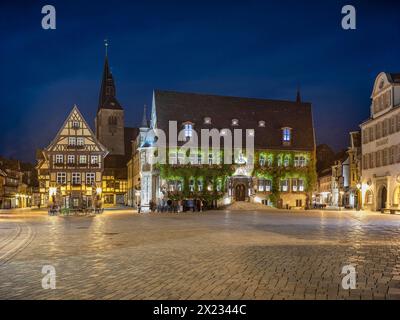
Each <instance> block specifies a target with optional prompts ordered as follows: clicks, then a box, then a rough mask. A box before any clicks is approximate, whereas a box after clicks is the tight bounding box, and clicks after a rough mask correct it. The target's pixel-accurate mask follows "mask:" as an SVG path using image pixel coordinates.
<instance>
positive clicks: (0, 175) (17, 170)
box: [0, 157, 35, 209]
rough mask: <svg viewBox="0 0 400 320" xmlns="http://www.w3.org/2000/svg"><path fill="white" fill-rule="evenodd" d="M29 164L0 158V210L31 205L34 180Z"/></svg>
mask: <svg viewBox="0 0 400 320" xmlns="http://www.w3.org/2000/svg"><path fill="white" fill-rule="evenodd" d="M31 169H32V168H30V167H29V164H27V163H22V162H20V161H18V160H14V159H7V158H4V157H0V209H14V208H28V207H31V206H32V205H33V198H34V187H35V179H34V177H33V176H32V170H31Z"/></svg>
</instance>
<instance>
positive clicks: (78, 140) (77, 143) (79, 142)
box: [76, 137, 85, 146]
mask: <svg viewBox="0 0 400 320" xmlns="http://www.w3.org/2000/svg"><path fill="white" fill-rule="evenodd" d="M84 142H85V140H84V139H83V138H82V137H79V138H76V145H78V146H83V145H84Z"/></svg>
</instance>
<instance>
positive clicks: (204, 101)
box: [154, 90, 315, 151]
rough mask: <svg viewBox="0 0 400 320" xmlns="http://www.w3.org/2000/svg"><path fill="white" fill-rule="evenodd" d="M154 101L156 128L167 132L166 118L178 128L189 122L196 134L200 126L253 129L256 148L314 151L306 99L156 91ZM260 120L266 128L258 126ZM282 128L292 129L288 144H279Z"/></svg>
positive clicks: (311, 123) (312, 131)
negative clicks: (236, 124) (207, 123)
mask: <svg viewBox="0 0 400 320" xmlns="http://www.w3.org/2000/svg"><path fill="white" fill-rule="evenodd" d="M154 104H155V112H156V119H157V122H156V127H157V128H159V129H162V130H164V131H165V132H166V133H167V132H168V121H169V120H171V121H172V120H176V121H177V122H178V131H180V130H181V129H182V127H181V125H182V123H184V122H185V121H191V122H193V123H194V128H193V129H194V130H196V131H197V133H198V135H199V137H200V129H202V128H208V129H212V128H216V129H219V130H220V129H224V128H228V129H233V128H237V129H255V139H254V143H255V148H256V149H280V150H285V149H288V150H307V151H312V150H314V146H315V143H314V128H313V120H312V112H311V104H310V103H307V102H295V101H282V100H269V99H255V98H240V97H229V96H217V95H209V94H196V93H182V92H175V91H162V90H155V92H154ZM205 117H210V118H211V125H206V124H204V118H205ZM232 119H238V120H239V125H238V126H235V127H232ZM260 120H263V121H265V127H259V126H258V121H260ZM284 127H290V128H291V129H292V143H291V145H290V146H284V145H282V128H284ZM244 134H245V130H243V135H244ZM167 136H168V134H167ZM244 141H245V139H244V138H243V142H244Z"/></svg>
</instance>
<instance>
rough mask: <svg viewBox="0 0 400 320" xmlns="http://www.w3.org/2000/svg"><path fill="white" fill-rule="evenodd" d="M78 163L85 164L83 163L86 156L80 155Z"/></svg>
mask: <svg viewBox="0 0 400 320" xmlns="http://www.w3.org/2000/svg"><path fill="white" fill-rule="evenodd" d="M79 163H81V164H85V163H86V156H84V155H80V156H79Z"/></svg>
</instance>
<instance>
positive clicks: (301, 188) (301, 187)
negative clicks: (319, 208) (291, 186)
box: [298, 179, 304, 192]
mask: <svg viewBox="0 0 400 320" xmlns="http://www.w3.org/2000/svg"><path fill="white" fill-rule="evenodd" d="M298 187H299V191H301V192H302V191H304V181H303V179H299V180H298Z"/></svg>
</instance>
